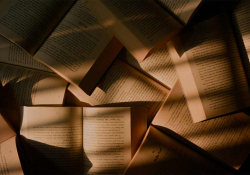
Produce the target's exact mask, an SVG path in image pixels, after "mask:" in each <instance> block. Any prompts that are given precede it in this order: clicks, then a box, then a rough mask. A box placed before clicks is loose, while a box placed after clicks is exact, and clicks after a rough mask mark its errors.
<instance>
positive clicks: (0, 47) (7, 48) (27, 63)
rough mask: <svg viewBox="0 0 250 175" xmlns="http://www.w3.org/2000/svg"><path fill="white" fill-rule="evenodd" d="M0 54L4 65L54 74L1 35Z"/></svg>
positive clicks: (0, 59) (0, 60)
mask: <svg viewBox="0 0 250 175" xmlns="http://www.w3.org/2000/svg"><path fill="white" fill-rule="evenodd" d="M0 53H1V55H0V62H2V63H7V64H13V65H17V66H23V67H27V68H32V69H37V70H43V71H47V72H52V71H51V70H50V69H49V68H47V67H46V66H44V65H43V64H41V63H39V62H37V61H35V60H34V59H33V58H32V57H31V56H29V54H27V53H26V52H25V51H23V50H22V49H21V48H19V47H18V46H16V45H15V44H13V43H12V42H10V41H9V40H8V39H6V38H4V37H3V36H1V35H0Z"/></svg>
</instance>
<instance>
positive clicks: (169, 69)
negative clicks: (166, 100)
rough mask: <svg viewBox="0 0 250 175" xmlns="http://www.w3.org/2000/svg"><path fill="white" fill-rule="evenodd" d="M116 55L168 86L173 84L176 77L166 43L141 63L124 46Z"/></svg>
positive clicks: (170, 86)
mask: <svg viewBox="0 0 250 175" xmlns="http://www.w3.org/2000/svg"><path fill="white" fill-rule="evenodd" d="M118 57H119V58H120V59H121V60H124V61H125V62H126V63H128V64H130V65H131V66H133V67H134V68H136V69H137V70H139V71H140V72H142V73H144V74H146V75H148V76H149V77H152V78H153V79H155V80H157V81H159V82H161V83H163V84H164V85H166V86H167V87H169V88H172V87H173V86H174V83H175V81H176V80H177V78H178V76H177V73H176V71H175V68H174V65H173V63H172V60H171V55H170V54H169V49H168V46H167V45H165V46H163V47H162V48H160V49H158V50H157V51H155V52H154V53H152V54H151V55H150V56H148V57H147V59H145V60H144V61H143V62H141V63H139V62H138V61H137V60H136V59H135V58H134V57H133V55H131V54H130V53H129V52H128V50H126V49H125V48H124V49H123V50H122V51H121V52H120V53H119V55H118Z"/></svg>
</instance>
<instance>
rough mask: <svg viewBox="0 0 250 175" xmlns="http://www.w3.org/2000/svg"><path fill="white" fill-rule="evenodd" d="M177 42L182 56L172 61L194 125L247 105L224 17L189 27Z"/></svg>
mask: <svg viewBox="0 0 250 175" xmlns="http://www.w3.org/2000/svg"><path fill="white" fill-rule="evenodd" d="M181 42H182V45H183V48H184V52H185V53H184V54H181V55H179V56H172V58H173V62H174V63H175V66H176V70H177V73H178V75H179V78H180V82H181V84H182V87H183V90H184V94H185V96H186V98H187V103H188V106H189V109H190V112H191V116H192V118H193V119H194V122H198V121H201V120H205V119H209V118H212V117H216V116H220V115H223V114H226V113H229V112H233V111H236V110H239V109H243V108H246V107H248V106H249V105H250V93H249V92H250V91H249V87H248V84H247V79H246V75H245V72H244V69H243V65H242V62H241V58H240V55H239V51H238V48H237V45H236V41H235V38H234V35H233V32H232V28H231V26H230V23H229V18H228V17H227V16H226V14H225V13H221V14H220V15H216V16H213V17H212V18H209V19H207V20H204V21H202V22H200V23H197V24H196V25H194V26H192V27H190V28H189V29H187V30H186V32H185V33H183V35H182V36H181ZM185 66H186V67H185ZM195 89H196V90H197V91H196V92H195V91H194V90H195ZM191 91H193V93H192V92H191ZM195 100H197V101H195ZM198 106H199V108H198ZM197 108H198V110H197ZM197 111H200V112H197Z"/></svg>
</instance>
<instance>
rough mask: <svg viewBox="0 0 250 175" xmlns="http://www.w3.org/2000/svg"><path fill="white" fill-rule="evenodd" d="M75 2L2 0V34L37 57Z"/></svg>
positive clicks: (0, 15) (0, 4)
mask: <svg viewBox="0 0 250 175" xmlns="http://www.w3.org/2000/svg"><path fill="white" fill-rule="evenodd" d="M74 2H75V1H73V0H70V1H62V0H60V1H57V0H50V1H44V0H37V1H33V0H26V1H25V2H24V1H19V0H3V1H1V3H0V34H1V35H3V36H5V37H6V38H8V39H9V40H11V41H12V42H14V43H16V44H18V45H19V46H20V47H22V48H23V49H24V50H26V51H27V52H28V53H29V54H31V55H34V53H35V52H36V51H37V49H38V48H39V47H40V46H41V44H42V43H43V42H44V41H45V39H46V38H47V37H48V35H49V34H50V33H51V32H52V31H53V30H54V28H55V26H56V25H57V24H58V23H59V21H60V20H61V18H62V17H63V16H64V15H65V13H66V12H67V11H68V10H69V9H70V8H71V6H72V5H73V3H74Z"/></svg>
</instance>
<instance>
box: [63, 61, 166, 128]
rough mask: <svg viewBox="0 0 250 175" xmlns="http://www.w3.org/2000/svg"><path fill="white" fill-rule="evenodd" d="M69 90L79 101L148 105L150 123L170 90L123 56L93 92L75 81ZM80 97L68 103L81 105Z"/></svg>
mask: <svg viewBox="0 0 250 175" xmlns="http://www.w3.org/2000/svg"><path fill="white" fill-rule="evenodd" d="M68 90H69V91H70V92H71V93H72V94H73V95H74V96H75V97H76V98H77V99H78V100H79V101H80V102H85V103H89V104H90V105H92V106H117V107H123V106H127V107H145V108H147V115H148V124H149V123H150V122H151V121H152V120H153V118H154V116H155V114H156V113H157V112H158V110H159V109H160V107H161V106H162V105H163V104H164V102H165V100H166V98H167V95H168V93H169V88H167V87H166V86H163V85H162V84H160V83H158V82H157V81H155V80H153V79H152V78H150V77H148V76H146V75H145V74H143V73H141V72H139V71H138V70H136V69H134V68H133V67H132V66H130V65H128V64H126V63H125V62H123V61H121V60H120V59H117V60H116V61H115V62H114V63H113V64H112V65H111V67H110V69H109V70H108V71H107V73H106V75H105V76H103V77H102V79H101V80H100V82H99V83H98V86H97V87H96V88H95V90H94V91H93V93H92V94H91V95H90V96H89V95H87V94H86V93H84V92H83V91H80V90H79V89H77V88H76V87H75V86H73V85H70V86H69V87H68ZM77 99H76V101H73V100H74V99H71V101H70V102H68V103H71V104H72V105H81V104H79V101H78V100H77ZM66 100H67V99H66Z"/></svg>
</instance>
